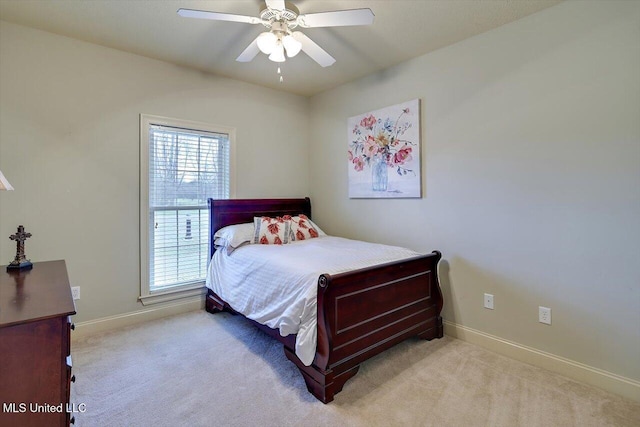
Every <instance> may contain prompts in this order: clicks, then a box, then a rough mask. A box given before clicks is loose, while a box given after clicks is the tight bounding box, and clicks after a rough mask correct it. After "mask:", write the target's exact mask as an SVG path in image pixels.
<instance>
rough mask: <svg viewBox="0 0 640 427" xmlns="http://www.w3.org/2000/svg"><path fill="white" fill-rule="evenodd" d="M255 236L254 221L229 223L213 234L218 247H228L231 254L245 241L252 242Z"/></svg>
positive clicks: (214, 242)
mask: <svg viewBox="0 0 640 427" xmlns="http://www.w3.org/2000/svg"><path fill="white" fill-rule="evenodd" d="M252 238H253V223H252V222H247V223H244V224H235V225H227V226H226V227H222V228H221V229H219V230H218V231H216V234H214V235H213V239H214V240H213V244H214V245H215V246H216V247H221V248H225V247H226V248H227V253H228V254H231V252H233V250H234V249H236V248H239V247H240V246H242V245H243V244H245V243H250V242H251V239H252Z"/></svg>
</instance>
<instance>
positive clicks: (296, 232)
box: [283, 214, 320, 240]
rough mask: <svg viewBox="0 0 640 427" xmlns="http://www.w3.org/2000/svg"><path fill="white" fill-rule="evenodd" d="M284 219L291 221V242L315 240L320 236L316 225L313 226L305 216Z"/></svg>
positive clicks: (286, 216) (285, 217) (287, 216)
mask: <svg viewBox="0 0 640 427" xmlns="http://www.w3.org/2000/svg"><path fill="white" fill-rule="evenodd" d="M283 218H284V219H290V220H291V236H292V239H291V240H307V239H313V238H314V237H318V236H319V235H320V234H319V233H318V230H317V229H316V228H315V227H314V225H315V224H313V223H312V222H311V220H310V219H309V218H307V216H306V215H304V214H300V215H298V216H294V217H291V216H289V215H285V216H284V217H283Z"/></svg>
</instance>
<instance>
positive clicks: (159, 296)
mask: <svg viewBox="0 0 640 427" xmlns="http://www.w3.org/2000/svg"><path fill="white" fill-rule="evenodd" d="M152 125H160V126H168V127H174V128H182V129H187V130H195V131H204V132H212V133H222V134H227V135H229V197H230V198H234V197H235V181H236V180H235V145H236V144H235V139H236V130H235V128H233V127H228V126H220V125H214V124H210V123H202V122H195V121H190V120H182V119H174V118H169V117H161V116H153V115H149V114H140V297H139V298H138V299H139V301H141V302H142V304H143V305H148V304H156V303H162V302H167V301H173V300H177V299H181V298H189V297H198V298H200V297H201V295H203V294H205V293H206V289H205V284H204V281H201V282H194V283H190V284H187V285H182V286H175V287H171V288H168V289H163V290H160V291H151V288H150V277H149V276H150V275H149V268H150V265H149V264H150V260H149V129H150V127H151V126H152Z"/></svg>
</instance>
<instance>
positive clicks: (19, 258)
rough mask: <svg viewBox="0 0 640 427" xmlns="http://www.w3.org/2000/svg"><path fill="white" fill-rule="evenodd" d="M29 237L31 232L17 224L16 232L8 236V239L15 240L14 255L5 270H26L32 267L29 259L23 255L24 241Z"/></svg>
mask: <svg viewBox="0 0 640 427" xmlns="http://www.w3.org/2000/svg"><path fill="white" fill-rule="evenodd" d="M29 237H31V233H26V232H25V231H24V226H22V225H19V226H18V231H17V232H16V234H12V235H11V236H9V239H11V240H15V241H16V257H15V259H14V260H13V261H11V263H10V264H9V265H8V266H7V271H11V270H26V269H30V268H32V267H33V265H32V264H31V261H30V260H28V259H27V257H26V256H25V255H24V241H25V240H27V239H28V238H29Z"/></svg>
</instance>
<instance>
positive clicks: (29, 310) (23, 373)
mask: <svg viewBox="0 0 640 427" xmlns="http://www.w3.org/2000/svg"><path fill="white" fill-rule="evenodd" d="M75 313H76V311H75V306H74V303H73V299H72V298H71V288H70V287H69V278H68V276H67V267H66V265H65V262H64V261H49V262H37V263H34V264H33V268H32V269H31V270H24V271H20V272H17V271H12V272H7V270H6V267H5V266H2V267H0V404H1V405H2V407H1V408H0V426H25V427H26V426H47V427H49V426H68V425H69V423H70V422H73V420H72V415H73V414H71V413H69V409H71V408H70V405H69V392H70V387H71V381H75V378H72V374H71V356H70V350H71V329H72V324H71V321H70V318H69V316H71V315H73V314H75Z"/></svg>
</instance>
